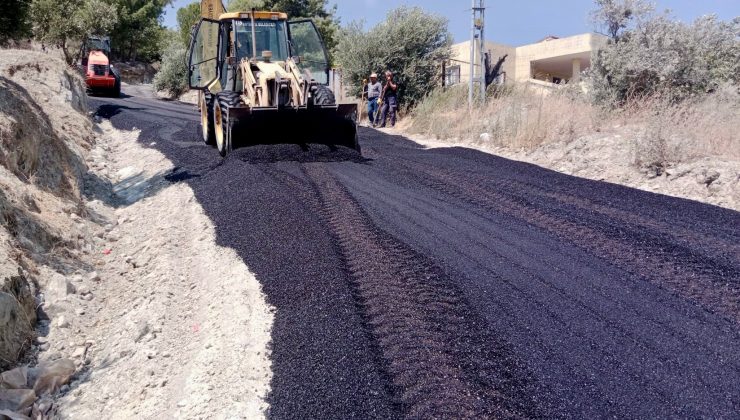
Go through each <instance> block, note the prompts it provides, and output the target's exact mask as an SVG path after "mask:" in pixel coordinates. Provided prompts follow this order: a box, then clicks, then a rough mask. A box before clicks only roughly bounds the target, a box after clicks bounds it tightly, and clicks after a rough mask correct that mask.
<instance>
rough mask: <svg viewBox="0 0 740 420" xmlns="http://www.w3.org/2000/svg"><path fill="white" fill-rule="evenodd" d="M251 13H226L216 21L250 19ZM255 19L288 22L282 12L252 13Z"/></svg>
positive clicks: (285, 14) (286, 15)
mask: <svg viewBox="0 0 740 420" xmlns="http://www.w3.org/2000/svg"><path fill="white" fill-rule="evenodd" d="M251 14H252V12H228V13H222V14H221V16H219V17H218V20H226V19H251V18H252V17H251V16H250V15H251ZM254 18H255V19H270V20H288V14H287V13H283V12H266V11H261V12H257V11H255V12H254Z"/></svg>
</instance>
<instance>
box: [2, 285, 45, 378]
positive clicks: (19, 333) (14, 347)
mask: <svg viewBox="0 0 740 420" xmlns="http://www.w3.org/2000/svg"><path fill="white" fill-rule="evenodd" d="M35 320H36V316H35V313H34V316H33V318H32V320H31V319H29V317H28V315H27V314H25V312H24V310H23V307H22V306H21V305H20V304H19V302H18V300H17V299H16V298H15V296H13V295H11V294H9V293H5V292H0V369H6V368H9V367H11V365H12V363H14V362H16V361H17V360H18V357H19V355H21V353H23V350H24V349H25V348H27V346H28V345H29V344H30V343H31V340H32V339H33V337H34V332H33V322H35Z"/></svg>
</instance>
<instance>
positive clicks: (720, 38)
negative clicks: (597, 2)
mask: <svg viewBox="0 0 740 420" xmlns="http://www.w3.org/2000/svg"><path fill="white" fill-rule="evenodd" d="M621 1H622V2H626V0H621ZM609 3H613V2H609ZM629 16H631V18H630V19H629V20H628V21H624V20H621V21H619V23H618V24H614V23H612V24H609V23H608V22H605V23H604V26H607V27H609V28H611V30H610V35H611V39H610V41H609V43H608V44H607V45H606V47H604V48H602V49H601V50H599V51H597V52H596V53H595V54H594V57H593V60H592V66H591V69H590V72H589V77H588V79H587V80H588V81H590V83H591V86H590V91H591V93H592V94H593V97H594V99H595V101H596V102H599V103H606V104H623V103H625V102H627V101H628V100H630V98H633V97H643V96H647V95H652V94H655V93H660V94H662V95H667V96H669V97H671V98H672V99H673V100H684V99H686V98H688V97H690V96H693V95H698V94H703V93H708V92H713V91H715V90H717V88H718V87H719V86H722V85H723V84H727V83H731V84H735V85H737V84H738V83H740V38H739V37H740V19H737V18H736V19H735V20H734V21H731V22H723V21H720V20H718V19H717V17H716V16H703V17H701V18H698V19H697V20H696V21H694V22H693V23H691V24H686V23H683V22H680V21H677V20H675V19H672V18H671V17H670V16H669V15H667V14H663V15H658V16H653V15H650V14H649V13H637V14H630V15H629ZM619 29H622V30H619Z"/></svg>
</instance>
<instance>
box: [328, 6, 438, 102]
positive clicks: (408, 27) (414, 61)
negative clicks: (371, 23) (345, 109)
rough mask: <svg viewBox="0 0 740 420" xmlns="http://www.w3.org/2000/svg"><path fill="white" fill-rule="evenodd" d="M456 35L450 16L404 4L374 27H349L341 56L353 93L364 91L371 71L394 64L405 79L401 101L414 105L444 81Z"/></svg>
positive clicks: (339, 50) (394, 69) (339, 60)
mask: <svg viewBox="0 0 740 420" xmlns="http://www.w3.org/2000/svg"><path fill="white" fill-rule="evenodd" d="M451 39H452V38H451V35H450V33H449V31H448V30H447V19H445V18H443V17H439V16H435V15H431V14H428V13H426V12H424V11H423V10H422V9H420V8H416V7H415V8H408V7H401V8H398V9H396V10H393V11H391V12H390V13H388V16H387V18H386V20H385V22H382V23H380V24H379V25H377V26H375V27H374V28H372V29H371V30H370V31H368V32H366V31H365V30H364V29H363V25H362V23H358V22H353V23H351V24H349V25H348V26H347V27H345V28H343V29H342V33H341V36H340V41H339V44H338V45H337V48H336V51H335V58H336V61H337V63H338V64H339V66H340V67H341V68H342V75H343V77H344V82H345V84H346V85H347V86H349V87H350V93H351V94H353V95H357V96H359V95H360V93H361V91H362V80H363V79H367V78H368V76H369V75H370V73H372V72H376V73H379V74H380V73H382V72H383V71H384V70H391V71H392V72H393V73H395V78H396V81H398V82H400V86H399V95H398V96H399V101H400V102H401V103H402V104H405V105H406V106H413V105H414V104H415V103H416V102H418V101H419V100H421V99H422V98H424V97H425V96H426V95H427V94H429V92H431V91H432V90H434V88H435V87H436V86H438V85H439V82H440V80H441V74H440V72H441V63H442V62H443V61H445V60H447V59H449V57H450V54H451V51H450V45H451V43H452V41H451Z"/></svg>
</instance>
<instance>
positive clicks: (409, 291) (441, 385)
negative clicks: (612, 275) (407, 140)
mask: <svg viewBox="0 0 740 420" xmlns="http://www.w3.org/2000/svg"><path fill="white" fill-rule="evenodd" d="M302 169H303V172H304V173H305V175H306V176H307V177H308V179H309V180H310V188H311V189H312V190H313V191H314V196H313V198H307V199H306V201H311V202H312V205H314V206H316V208H317V210H318V211H320V213H321V214H322V215H323V216H324V218H325V220H326V223H327V226H328V227H329V229H330V231H331V232H332V234H333V235H334V236H335V238H336V241H337V246H338V248H339V250H340V251H341V253H342V255H343V256H344V259H345V263H346V265H347V268H348V270H349V273H350V275H351V277H352V279H353V292H354V293H355V294H356V300H357V302H358V307H359V308H360V310H361V312H362V313H363V316H364V319H365V320H366V321H365V322H366V323H367V325H368V327H369V330H370V331H371V332H372V334H373V337H374V339H375V342H376V343H377V346H378V349H379V353H380V354H381V355H382V362H383V366H384V369H385V370H386V371H387V374H388V376H389V378H390V381H391V383H392V384H393V391H394V394H395V395H396V398H397V399H398V402H399V404H400V406H401V408H402V410H403V412H404V414H405V415H406V416H407V417H409V418H502V417H505V418H522V417H530V418H533V417H540V416H542V415H543V405H544V402H542V403H540V404H538V403H536V402H535V399H534V398H533V395H534V392H533V391H534V387H533V383H532V378H531V374H530V373H528V372H527V370H526V367H525V366H523V364H522V362H521V361H520V360H518V359H516V357H515V356H514V355H513V354H511V351H510V349H508V347H507V345H506V344H505V342H504V341H503V340H501V339H497V338H495V337H492V336H491V335H490V333H489V332H488V331H487V328H486V327H485V323H484V321H483V320H482V319H480V318H479V316H478V315H477V314H475V313H474V312H473V311H471V310H470V308H469V307H468V305H467V303H466V301H465V299H464V297H463V295H462V293H461V291H460V290H459V289H457V287H456V286H455V282H454V281H453V280H452V279H450V278H449V277H448V276H447V275H446V274H445V273H444V272H443V271H442V269H441V268H439V267H438V266H436V265H435V264H433V263H432V262H431V261H429V260H427V259H426V258H424V257H423V256H421V255H419V254H418V253H416V252H414V251H412V250H411V249H410V248H408V247H407V246H406V245H405V244H403V243H401V242H399V241H398V240H396V239H394V238H392V237H390V236H389V235H387V234H386V233H384V232H382V231H380V230H378V229H377V227H375V226H374V225H373V224H372V223H371V222H370V221H369V219H368V217H367V216H366V215H365V214H364V212H363V211H362V209H361V208H360V207H359V206H358V204H357V203H356V202H355V201H354V200H353V199H352V197H351V196H350V195H349V194H348V193H347V192H346V191H345V190H344V187H343V186H342V185H341V184H340V183H339V182H338V181H337V180H336V179H335V178H334V177H333V176H332V175H330V174H329V173H328V172H327V171H326V170H325V169H323V168H322V167H320V166H317V165H310V164H309V165H304V166H303V167H302ZM269 173H270V175H272V176H274V177H275V178H278V179H282V180H283V182H285V183H286V184H293V189H294V190H297V189H304V190H305V189H306V187H307V185H306V184H305V181H303V180H300V178H298V177H295V176H291V175H289V174H286V173H280V172H278V171H275V170H269Z"/></svg>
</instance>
